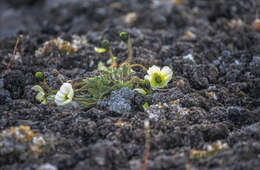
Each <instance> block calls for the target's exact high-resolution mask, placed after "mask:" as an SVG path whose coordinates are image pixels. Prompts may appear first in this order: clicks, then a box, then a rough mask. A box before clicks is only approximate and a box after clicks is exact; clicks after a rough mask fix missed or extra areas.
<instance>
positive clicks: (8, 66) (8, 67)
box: [4, 34, 23, 72]
mask: <svg viewBox="0 0 260 170" xmlns="http://www.w3.org/2000/svg"><path fill="white" fill-rule="evenodd" d="M22 38H23V35H22V34H21V35H19V36H18V37H17V39H16V43H15V46H14V50H13V54H12V56H11V59H10V61H9V62H8V64H7V66H6V70H5V71H4V72H6V71H8V70H9V69H10V67H11V65H12V62H13V60H14V58H15V55H16V51H17V47H18V44H19V41H20V40H21V39H22Z"/></svg>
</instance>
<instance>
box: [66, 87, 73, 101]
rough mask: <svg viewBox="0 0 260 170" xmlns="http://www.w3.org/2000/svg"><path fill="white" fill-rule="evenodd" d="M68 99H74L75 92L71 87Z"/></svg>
mask: <svg viewBox="0 0 260 170" xmlns="http://www.w3.org/2000/svg"><path fill="white" fill-rule="evenodd" d="M67 97H68V98H69V99H70V100H72V98H73V97H74V91H73V89H72V87H71V89H70V91H69V94H68V96H67Z"/></svg>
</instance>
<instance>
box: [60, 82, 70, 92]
mask: <svg viewBox="0 0 260 170" xmlns="http://www.w3.org/2000/svg"><path fill="white" fill-rule="evenodd" d="M70 89H72V85H71V84H70V83H63V84H62V86H61V87H60V91H61V92H62V93H64V94H67V93H68V91H69V90H70Z"/></svg>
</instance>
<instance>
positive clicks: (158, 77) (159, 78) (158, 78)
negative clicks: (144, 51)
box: [154, 75, 162, 84]
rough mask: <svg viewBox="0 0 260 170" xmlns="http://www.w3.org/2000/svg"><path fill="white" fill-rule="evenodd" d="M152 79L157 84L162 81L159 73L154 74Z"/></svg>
mask: <svg viewBox="0 0 260 170" xmlns="http://www.w3.org/2000/svg"><path fill="white" fill-rule="evenodd" d="M154 79H155V81H156V83H158V84H160V83H161V82H162V78H161V77H160V76H159V75H156V76H155V78H154Z"/></svg>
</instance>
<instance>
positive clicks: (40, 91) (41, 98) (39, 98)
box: [32, 85, 47, 104]
mask: <svg viewBox="0 0 260 170" xmlns="http://www.w3.org/2000/svg"><path fill="white" fill-rule="evenodd" d="M32 90H34V91H37V92H38V94H37V95H36V96H35V99H36V100H37V101H38V102H41V103H42V104H46V103H47V101H46V97H45V92H44V90H43V88H42V87H41V86H39V85H35V86H33V87H32Z"/></svg>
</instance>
